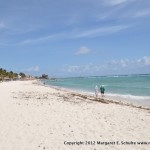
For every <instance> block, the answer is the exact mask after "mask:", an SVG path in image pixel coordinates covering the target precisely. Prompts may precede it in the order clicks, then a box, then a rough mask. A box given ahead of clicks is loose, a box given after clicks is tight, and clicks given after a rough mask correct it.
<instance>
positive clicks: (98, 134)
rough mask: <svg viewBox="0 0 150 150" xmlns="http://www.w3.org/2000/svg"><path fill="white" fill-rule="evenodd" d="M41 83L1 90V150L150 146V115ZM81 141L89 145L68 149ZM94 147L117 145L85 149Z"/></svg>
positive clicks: (7, 84) (10, 84)
mask: <svg viewBox="0 0 150 150" xmlns="http://www.w3.org/2000/svg"><path fill="white" fill-rule="evenodd" d="M37 83H38V81H37V80H34V81H12V82H4V83H2V84H0V120H1V121H0V134H1V136H0V149H3V150H13V149H15V150H20V149H22V150H26V149H28V150H41V149H46V150H70V149H72V150H77V149H86V150H93V149H102V150H105V149H112V150H113V149H114V150H115V149H122V150H126V149H132V150H137V149H138V150H143V149H148V147H149V145H146V144H143V145H138V144H135V145H131V144H126V145H125V144H121V142H122V141H123V142H125V141H127V142H131V141H132V142H136V143H138V142H142V141H143V142H145V143H146V142H149V139H150V135H149V133H150V127H149V124H150V110H146V109H141V108H136V107H133V106H127V105H122V104H116V103H115V102H109V103H108V101H106V100H102V99H100V100H99V99H98V101H95V98H94V97H90V96H88V95H84V94H82V93H81V94H80V93H76V92H72V91H68V90H67V91H66V90H62V89H61V90H60V89H55V88H51V87H47V86H45V85H40V84H37ZM78 141H79V142H80V141H81V142H83V143H84V144H82V145H77V144H76V145H69V142H73V143H75V142H78ZM89 141H93V142H96V143H97V141H101V142H104V143H106V142H110V143H111V142H115V144H113V145H112V144H107V145H103V144H102V145H99V144H95V145H92V144H91V143H90V144H89V145H86V144H87V143H89ZM117 141H118V142H119V143H120V144H119V145H118V144H117ZM64 142H65V143H67V144H65V143H64ZM86 142H87V143H86ZM98 143H99V142H98Z"/></svg>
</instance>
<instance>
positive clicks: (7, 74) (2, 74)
mask: <svg viewBox="0 0 150 150" xmlns="http://www.w3.org/2000/svg"><path fill="white" fill-rule="evenodd" d="M19 77H20V78H25V77H26V75H25V74H24V73H22V72H20V73H19V74H18V73H15V72H13V71H7V70H6V69H3V68H0V80H4V79H5V78H9V79H15V78H19Z"/></svg>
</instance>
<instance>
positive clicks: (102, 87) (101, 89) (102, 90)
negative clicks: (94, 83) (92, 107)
mask: <svg viewBox="0 0 150 150" xmlns="http://www.w3.org/2000/svg"><path fill="white" fill-rule="evenodd" d="M100 91H101V95H102V97H103V96H104V93H105V88H104V86H103V85H102V86H100Z"/></svg>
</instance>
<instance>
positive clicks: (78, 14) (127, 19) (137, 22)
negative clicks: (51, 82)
mask: <svg viewBox="0 0 150 150" xmlns="http://www.w3.org/2000/svg"><path fill="white" fill-rule="evenodd" d="M0 67H2V68H5V69H7V70H13V71H16V72H21V71H22V72H25V73H27V74H33V75H41V74H42V73H46V74H49V76H56V77H61V76H81V75H82V76H84V75H85V76H88V75H112V74H133V73H150V1H148V0H88V1H87V0H75V1H73V0H55V1H54V0H11V1H9V0H0Z"/></svg>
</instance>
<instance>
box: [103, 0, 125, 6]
mask: <svg viewBox="0 0 150 150" xmlns="http://www.w3.org/2000/svg"><path fill="white" fill-rule="evenodd" d="M126 1H127V0H104V1H103V2H104V4H106V5H112V6H114V5H119V4H123V3H125V2H126Z"/></svg>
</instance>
